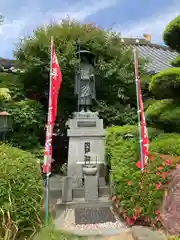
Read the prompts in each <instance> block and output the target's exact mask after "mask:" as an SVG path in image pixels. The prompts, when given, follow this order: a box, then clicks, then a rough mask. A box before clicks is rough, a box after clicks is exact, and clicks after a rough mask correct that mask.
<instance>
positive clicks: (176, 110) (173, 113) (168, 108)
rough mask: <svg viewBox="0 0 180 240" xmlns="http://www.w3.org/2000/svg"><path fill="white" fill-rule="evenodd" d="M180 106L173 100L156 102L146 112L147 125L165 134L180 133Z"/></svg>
mask: <svg viewBox="0 0 180 240" xmlns="http://www.w3.org/2000/svg"><path fill="white" fill-rule="evenodd" d="M179 115H180V105H179V102H177V101H175V100H173V99H163V100H156V101H154V103H152V104H151V105H150V106H149V107H148V108H147V110H146V120H147V122H148V123H149V124H151V125H154V126H155V127H157V128H160V129H163V130H164V131H166V132H180V119H179Z"/></svg>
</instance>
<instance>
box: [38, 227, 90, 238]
mask: <svg viewBox="0 0 180 240" xmlns="http://www.w3.org/2000/svg"><path fill="white" fill-rule="evenodd" d="M85 239H87V238H85V237H78V236H75V235H72V234H70V233H66V232H62V231H58V230H56V229H55V227H54V226H53V224H50V225H49V226H44V227H43V228H42V229H41V231H40V232H39V233H37V234H36V236H35V237H34V238H33V240H85Z"/></svg>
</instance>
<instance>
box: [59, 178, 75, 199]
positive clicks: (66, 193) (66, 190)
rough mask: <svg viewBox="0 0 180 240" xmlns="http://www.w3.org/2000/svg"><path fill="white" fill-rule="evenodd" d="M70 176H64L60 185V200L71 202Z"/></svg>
mask: <svg viewBox="0 0 180 240" xmlns="http://www.w3.org/2000/svg"><path fill="white" fill-rule="evenodd" d="M72 190H73V189H72V178H71V177H65V178H64V179H63V186H62V202H72Z"/></svg>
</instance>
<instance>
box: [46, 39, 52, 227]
mask: <svg viewBox="0 0 180 240" xmlns="http://www.w3.org/2000/svg"><path fill="white" fill-rule="evenodd" d="M52 47H53V37H51V53H50V54H51V58H50V76H49V78H50V81H49V107H48V124H47V132H46V137H47V145H48V156H47V163H46V183H45V184H46V185H45V224H46V225H47V224H48V223H49V177H50V174H51V172H50V166H51V151H50V149H51V144H52V140H51V138H52V126H51V121H52V119H51V112H52V96H51V88H52Z"/></svg>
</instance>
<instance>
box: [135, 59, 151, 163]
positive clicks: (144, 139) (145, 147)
mask: <svg viewBox="0 0 180 240" xmlns="http://www.w3.org/2000/svg"><path fill="white" fill-rule="evenodd" d="M136 58H137V59H136V68H137V73H138V96H139V97H138V99H139V110H140V119H141V146H142V160H143V167H145V166H146V164H147V160H148V155H149V139H148V133H147V127H146V119H145V114H144V106H143V98H142V93H141V80H140V75H139V61H138V56H137V55H136Z"/></svg>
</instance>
